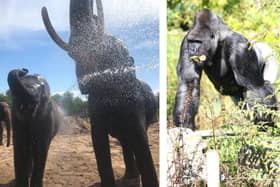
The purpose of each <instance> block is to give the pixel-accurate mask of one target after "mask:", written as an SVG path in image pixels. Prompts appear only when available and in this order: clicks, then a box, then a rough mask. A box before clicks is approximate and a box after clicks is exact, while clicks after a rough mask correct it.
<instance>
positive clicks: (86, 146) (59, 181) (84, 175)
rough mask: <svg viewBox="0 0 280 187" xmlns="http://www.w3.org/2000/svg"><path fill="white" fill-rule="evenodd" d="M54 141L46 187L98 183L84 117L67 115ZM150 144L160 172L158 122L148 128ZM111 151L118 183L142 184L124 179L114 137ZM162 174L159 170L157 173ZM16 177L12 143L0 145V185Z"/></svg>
mask: <svg viewBox="0 0 280 187" xmlns="http://www.w3.org/2000/svg"><path fill="white" fill-rule="evenodd" d="M68 120H69V121H68V122H69V123H65V124H68V125H67V126H66V125H64V126H63V128H62V129H61V131H60V132H59V134H58V135H57V136H56V137H55V138H54V140H53V141H52V144H51V147H50V150H49V155H48V160H47V165H46V170H45V176H44V187H64V186H65V187H66V186H67V187H68V186H74V187H98V186H100V184H99V182H100V178H99V175H98V171H97V167H96V160H95V155H94V153H93V148H92V143H91V137H90V132H89V124H88V123H87V122H86V121H84V120H81V119H72V118H71V119H68ZM148 133H149V141H150V147H151V150H152V154H153V160H154V163H155V167H156V170H157V173H159V154H158V153H159V125H158V124H153V125H152V126H151V127H150V128H149V130H148ZM110 144H111V155H112V162H113V169H114V174H115V179H116V180H117V184H118V186H122V187H124V186H131V187H132V186H133V187H134V186H139V184H137V183H138V182H135V181H137V180H134V181H129V184H128V183H127V182H126V183H125V184H124V183H123V181H122V180H120V178H121V177H122V176H123V174H124V169H125V167H124V162H123V157H122V151H121V147H120V144H119V142H118V141H117V140H116V139H114V138H111V139H110ZM158 177H159V174H158ZM13 179H14V168H13V150H12V146H10V147H8V148H7V147H5V146H1V147H0V187H10V186H13V185H12V183H13V182H12V181H13Z"/></svg>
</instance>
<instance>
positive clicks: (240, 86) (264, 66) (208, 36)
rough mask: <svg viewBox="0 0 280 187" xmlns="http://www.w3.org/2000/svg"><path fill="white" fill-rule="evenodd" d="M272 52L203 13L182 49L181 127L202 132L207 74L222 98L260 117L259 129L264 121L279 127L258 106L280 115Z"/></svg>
mask: <svg viewBox="0 0 280 187" xmlns="http://www.w3.org/2000/svg"><path fill="white" fill-rule="evenodd" d="M270 50H271V49H270V48H269V47H267V46H265V45H264V44H255V45H254V44H251V43H250V42H249V41H248V40H247V39H246V38H245V37H244V36H242V35H241V34H239V33H237V32H234V31H232V30H231V29H230V28H229V26H228V25H226V24H225V23H224V22H223V20H222V19H221V18H220V17H219V16H217V15H216V14H215V13H214V12H212V11H211V10H209V9H202V10H200V11H198V12H197V13H196V15H195V18H194V24H193V26H192V27H191V28H190V30H189V31H188V33H187V35H186V36H185V37H184V39H183V42H182V44H181V51H180V58H179V62H178V65H177V75H178V89H177V93H176V98H175V106H174V111H173V116H174V117H173V119H174V123H175V125H176V126H180V127H186V128H190V129H192V130H195V129H196V125H195V115H196V114H197V111H198V106H199V98H200V79H201V75H202V71H204V72H205V73H206V75H207V76H208V78H209V79H210V81H211V82H212V83H213V85H214V87H215V88H216V90H217V91H219V92H220V93H221V94H222V95H228V96H231V97H232V98H233V99H234V100H236V101H242V100H244V101H245V102H246V108H247V109H248V110H252V111H253V112H254V119H253V122H254V123H255V124H259V122H262V123H263V124H266V125H269V126H273V125H274V121H273V119H272V116H271V115H270V114H260V113H258V111H257V109H255V108H254V105H255V103H258V104H262V105H264V106H265V107H266V108H267V109H270V110H274V111H276V110H278V108H277V106H276V103H277V100H276V97H275V94H274V89H273V87H272V82H270V81H274V80H275V79H276V77H277V74H278V63H277V60H276V61H275V60H274V59H270V60H268V61H267V62H265V60H264V59H263V57H264V56H265V55H266V54H267V53H269V51H270Z"/></svg>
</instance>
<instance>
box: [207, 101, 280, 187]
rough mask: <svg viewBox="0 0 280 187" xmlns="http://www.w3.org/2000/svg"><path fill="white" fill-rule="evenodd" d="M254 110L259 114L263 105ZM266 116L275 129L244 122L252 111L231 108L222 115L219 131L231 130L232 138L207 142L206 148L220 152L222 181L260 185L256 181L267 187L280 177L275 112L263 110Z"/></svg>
mask: <svg viewBox="0 0 280 187" xmlns="http://www.w3.org/2000/svg"><path fill="white" fill-rule="evenodd" d="M242 104H244V103H242ZM242 104H241V105H242ZM255 107H257V110H258V111H261V110H263V106H260V105H259V106H258V105H256V106H255ZM261 112H262V111H261ZM265 113H266V114H268V113H269V114H272V116H273V118H274V120H275V121H276V126H275V127H269V126H265V125H262V124H258V125H253V124H252V122H251V121H250V120H248V119H247V118H248V116H249V117H250V116H251V115H252V114H251V111H248V110H240V109H239V108H238V107H233V108H231V112H230V113H229V112H226V113H225V114H224V115H223V117H224V125H223V127H222V128H223V129H226V130H230V131H232V132H233V134H234V135H232V136H218V137H215V138H214V137H213V138H210V139H209V140H208V141H209V148H210V149H214V148H215V149H217V150H218V151H219V154H220V159H221V168H222V173H223V175H224V177H225V181H224V182H225V183H227V185H233V186H237V184H241V183H242V184H251V186H258V185H260V183H259V184H258V185H257V183H256V181H259V182H260V181H262V185H269V184H271V182H272V181H273V179H279V178H280V167H279V166H280V154H279V153H280V146H279V145H280V137H279V135H280V119H279V115H278V114H277V112H275V111H271V110H269V109H264V111H263V114H264V115H265ZM266 179H268V180H266Z"/></svg>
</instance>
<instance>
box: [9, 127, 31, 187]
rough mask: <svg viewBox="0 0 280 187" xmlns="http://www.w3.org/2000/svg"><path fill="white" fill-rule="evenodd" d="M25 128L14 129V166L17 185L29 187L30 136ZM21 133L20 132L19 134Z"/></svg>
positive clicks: (17, 186) (18, 186)
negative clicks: (24, 130)
mask: <svg viewBox="0 0 280 187" xmlns="http://www.w3.org/2000/svg"><path fill="white" fill-rule="evenodd" d="M20 131H23V129H14V136H13V142H14V167H15V177H16V187H29V180H28V178H29V166H28V165H29V164H28V161H29V159H30V157H31V155H30V149H29V146H30V145H29V142H28V136H27V135H26V134H25V133H24V132H20ZM18 133H19V134H18Z"/></svg>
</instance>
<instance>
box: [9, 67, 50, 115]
mask: <svg viewBox="0 0 280 187" xmlns="http://www.w3.org/2000/svg"><path fill="white" fill-rule="evenodd" d="M27 73H28V70H27V69H16V70H12V71H10V72H9V74H8V84H9V87H10V90H11V93H12V98H13V107H15V108H16V110H17V111H19V112H18V113H17V114H18V115H22V116H21V117H24V118H29V117H34V116H35V115H36V114H37V112H38V107H39V106H44V105H45V103H46V102H47V101H48V100H49V97H50V88H49V85H48V83H47V82H46V80H45V79H43V78H42V77H41V76H39V75H27Z"/></svg>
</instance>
